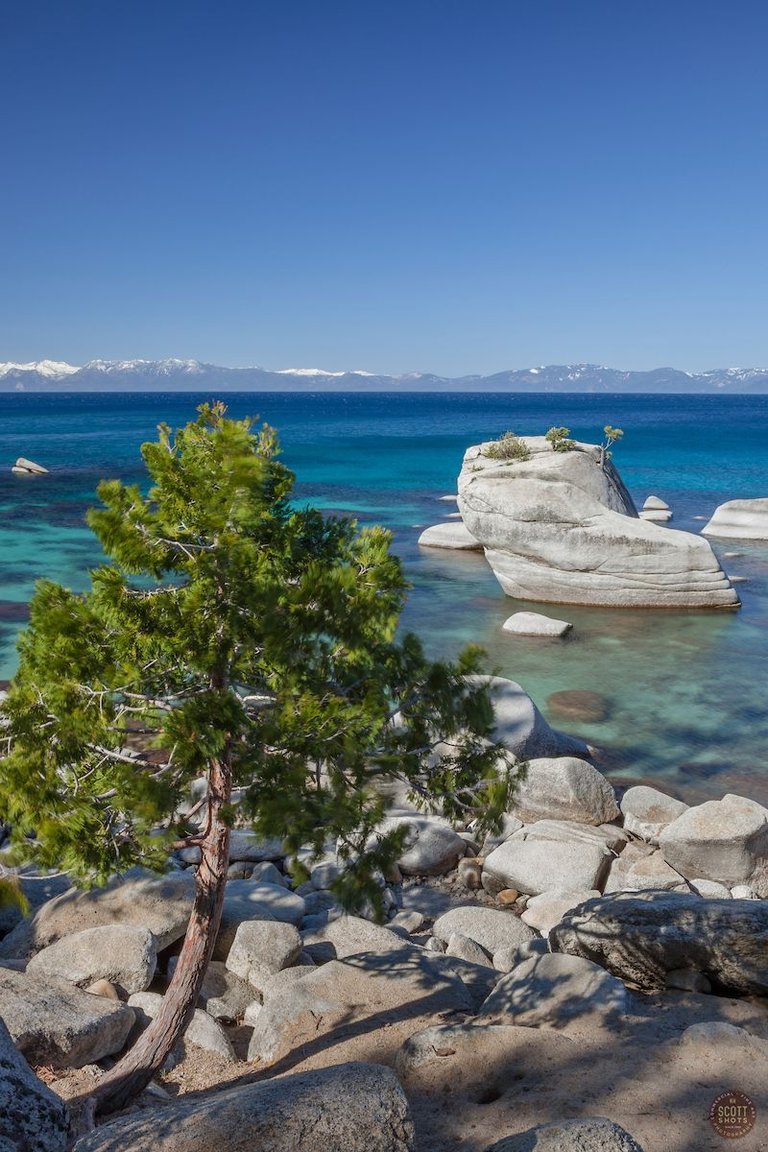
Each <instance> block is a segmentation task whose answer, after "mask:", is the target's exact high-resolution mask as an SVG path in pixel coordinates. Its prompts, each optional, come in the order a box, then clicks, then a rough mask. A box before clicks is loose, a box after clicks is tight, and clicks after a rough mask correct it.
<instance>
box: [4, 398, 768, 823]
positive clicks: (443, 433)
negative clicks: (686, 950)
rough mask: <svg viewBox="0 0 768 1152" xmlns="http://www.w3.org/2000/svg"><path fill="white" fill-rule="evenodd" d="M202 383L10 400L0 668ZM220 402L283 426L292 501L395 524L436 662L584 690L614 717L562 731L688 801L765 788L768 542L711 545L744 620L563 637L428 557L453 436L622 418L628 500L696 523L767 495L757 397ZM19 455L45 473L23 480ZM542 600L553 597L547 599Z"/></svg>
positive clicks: (415, 617)
mask: <svg viewBox="0 0 768 1152" xmlns="http://www.w3.org/2000/svg"><path fill="white" fill-rule="evenodd" d="M208 398H209V397H207V396H200V395H184V394H179V393H169V394H165V395H163V394H160V395H157V394H153V395H144V394H138V395H137V394H118V395H103V394H87V395H44V394H37V395H24V394H12V395H8V396H4V397H3V400H2V410H3V416H2V420H1V421H0V517H2V521H1V523H2V538H1V539H2V547H1V548H0V677H3V676H5V677H7V676H10V675H11V674H12V672H13V669H14V667H15V648H14V643H15V635H16V632H17V630H18V627H19V626H20V617H23V614H24V604H25V602H26V601H27V600H28V599H29V597H30V595H31V593H32V589H33V586H34V581H35V579H37V578H38V577H40V576H48V577H51V578H54V579H58V580H61V581H62V582H64V583H66V584H68V585H70V586H71V587H74V588H78V589H82V588H84V587H86V586H87V581H88V570H89V567H91V566H93V564H94V563H96V562H97V560H98V558H99V557H98V551H97V549H96V548H95V545H94V541H93V540H92V538H91V536H90V533H89V531H88V529H87V528H86V527H85V525H84V519H83V517H84V512H85V510H86V508H87V507H88V506H89V505H91V504H92V503H94V502H95V487H96V483H97V482H98V480H99V479H101V478H102V477H106V476H120V477H122V478H123V479H126V480H128V479H130V480H138V481H140V480H141V479H142V475H143V473H142V465H141V460H140V456H139V445H140V444H141V443H142V442H143V441H145V440H148V439H153V438H154V436H155V429H156V426H157V424H158V423H159V422H160V421H164V422H166V423H168V424H171V425H172V426H179V425H182V424H184V423H186V422H187V420H189V419H190V418H192V417H193V416H194V414H195V406H196V405H197V404H198V403H200V401H201V400H203V399H208ZM227 403H228V405H229V410H230V413H231V414H232V415H234V416H242V415H251V416H254V417H256V416H258V417H259V418H260V419H263V420H267V421H268V422H269V423H270V424H273V425H274V426H275V427H276V428H277V429H278V430H279V433H280V437H281V441H282V444H283V449H284V452H283V459H284V461H285V462H286V463H287V464H288V465H289V466H290V467H291V468H293V469H294V471H295V472H296V474H297V478H298V483H297V489H296V496H297V498H298V499H299V500H301V501H306V502H312V503H314V504H316V505H317V506H319V507H321V508H324V509H329V510H334V511H340V512H348V513H350V514H352V515H354V516H356V517H357V518H358V519H359V520H360V521H361V522H373V521H376V522H379V523H383V524H385V525H386V526H387V527H389V528H390V529H391V530H392V531H393V533H394V537H395V549H396V551H397V552H398V554H399V555H400V556H401V557H402V558H403V561H404V563H405V568H406V573H407V575H408V577H409V579H410V581H411V583H412V591H411V595H410V598H409V603H408V607H407V609H406V612H405V616H404V624H405V625H406V626H408V627H410V628H412V629H414V630H415V631H417V632H419V633H420V635H421V636H422V637H423V639H424V641H425V643H426V646H427V648H428V650H429V651H430V652H431V653H432V654H434V655H450V654H453V653H454V652H455V651H456V650H457V648H458V647H459V646H460V645H461V644H462V643H464V642H466V641H467V640H473V641H479V642H480V643H482V644H483V645H484V646H485V647H486V649H487V651H488V654H489V663H490V664H491V665H492V666H493V667H495V668H496V669H497V670H498V671H499V672H500V673H501V674H503V675H506V676H510V677H512V678H514V679H517V680H519V681H520V682H521V683H522V684H523V685H524V687H525V688H526V689H527V690H528V691H529V692H530V693H531V695H532V696H533V697H534V699H535V700H536V702H537V704H538V705H539V706H540V707H541V708H542V710H543V711H544V713H545V715H546V714H547V697H548V696H549V695H550V694H551V693H552V692H555V691H560V690H562V689H566V688H589V689H591V690H593V691H598V692H600V693H602V694H603V695H604V696H605V697H606V700H607V702H608V707H609V716H608V719H607V720H605V721H603V722H601V723H599V724H592V725H582V726H580V727H579V726H578V725H571V730H573V731H579V732H580V734H582V735H584V736H585V737H587V738H588V739H589V740H590V742H592V743H594V744H597V745H599V746H600V747H601V748H602V749H603V758H604V766H605V768H606V770H607V771H609V772H610V773H612V774H615V775H620V776H623V777H625V778H632V779H644V780H650V779H656V780H658V781H662V780H663V781H664V782H665V787H667V788H669V789H672V790H675V789H677V790H679V791H680V792H681V793H682V794H683V795H684V796H685V797H686V798H689V797H691V796H714V795H721V794H722V793H723V792H724V791H729V790H730V791H737V792H742V793H745V792H746V793H747V794H751V795H754V796H755V798H758V799H762V800H763V802H766V801H768V769H766V767H765V761H766V749H768V710H767V709H766V707H765V694H766V693H765V689H766V679H767V677H766V672H767V671H768V656H767V655H766V639H767V638H768V545H764V544H754V543H752V544H750V543H741V542H734V541H722V542H717V541H715V542H713V546H714V548H715V551H716V552H717V553H718V555H719V556H721V557H722V556H723V553H725V552H738V553H739V555H738V556H732V557H728V558H725V559H723V565H724V567H725V568H726V570H727V571H728V572H729V573H730V574H733V575H740V576H745V577H746V578H747V581H746V582H745V583H741V584H739V593H740V595H741V597H742V600H743V607H742V609H741V610H740V611H739V612H738V613H712V614H710V613H701V612H645V611H634V612H630V611H621V610H611V611H607V610H598V609H586V608H567V609H563V611H562V612H561V613H560V615H562V616H564V617H565V618H567V619H570V620H572V621H573V622H574V624H575V628H574V632H573V634H572V637H571V638H570V639H569V640H567V641H566V642H564V643H560V644H558V645H552V644H550V643H547V642H545V643H542V642H541V641H535V640H528V639H521V638H513V637H510V636H506V635H504V634H503V633H501V631H500V627H501V624H502V622H503V620H504V619H505V618H506V616H508V615H509V614H510V612H512V611H514V610H515V609H516V608H519V607H521V604H520V603H519V602H512V601H510V600H508V599H506V598H505V597H504V596H503V594H502V593H501V591H500V589H499V587H498V585H497V584H496V581H495V580H494V578H493V576H492V575H491V573H490V570H489V569H488V568H487V566H486V564H485V561H484V560H483V559H482V557H481V556H477V555H475V554H472V555H467V554H464V555H461V554H458V555H457V554H449V553H439V552H435V551H434V550H421V549H419V548H418V545H417V543H416V541H417V538H418V535H419V532H420V531H421V529H422V528H423V527H424V526H426V525H427V524H430V523H434V522H436V521H438V520H440V519H442V518H444V517H445V516H446V515H447V514H448V513H449V512H450V511H452V510H453V509H452V507H451V505H449V504H447V503H445V502H440V501H439V499H438V498H439V497H440V496H441V495H444V494H447V493H452V492H454V491H455V486H456V476H457V474H458V471H459V468H460V465H461V458H462V455H463V452H464V450H465V448H466V447H467V446H468V445H470V444H472V443H476V442H477V441H479V440H481V439H489V438H492V437H495V436H498V435H499V434H500V433H502V432H504V431H506V430H507V429H512V430H513V431H515V432H517V433H520V434H524V435H525V434H541V433H543V432H545V431H546V430H547V428H549V427H550V426H551V425H553V424H557V425H563V424H564V425H566V426H568V427H569V428H570V429H571V433H572V435H573V436H574V437H576V438H577V439H582V440H596V439H599V438H600V434H601V430H602V428H603V426H604V425H605V424H607V423H610V424H613V425H615V426H618V427H621V428H623V429H624V433H625V435H624V439H623V440H622V441H621V443H620V444H619V445H618V447H617V448H616V450H615V455H614V461H615V463H616V465H617V466H618V468H619V469H620V471H621V473H622V476H623V477H624V479H625V481H626V482H627V484H628V486H629V488H630V490H631V491H632V493H633V495H634V497H635V499H636V501H637V502H638V503H642V501H643V500H644V499H645V497H646V496H647V495H648V494H649V493H655V494H656V495H658V496H661V497H662V498H663V499H665V500H666V501H667V502H668V503H669V504H670V505H671V506H672V508H673V511H674V520H673V526H674V527H676V528H683V529H687V530H690V531H698V530H699V529H700V528H701V520H702V518H703V519H707V518H708V517H709V515H710V513H711V512H712V510H713V509H714V507H715V506H716V505H717V504H718V503H721V502H722V501H724V500H726V499H733V498H736V497H754V496H766V495H768V475H766V450H765V439H766V431H768V396H756V397H747V396H712V395H706V396H667V397H660V396H612V395H593V394H588V395H586V394H585V395H555V394H539V395H523V394H486V395H478V394H467V393H464V394H457V393H450V394H441V395H427V394H420V393H415V394H414V393H411V394H406V395H395V394H389V393H388V394H374V395H362V394H359V393H356V394H326V395H321V394H308V393H296V394H288V393H264V394H260V395H257V394H253V393H251V394H247V395H230V396H228V397H227ZM19 455H23V456H27V457H29V458H30V459H33V460H37V461H38V462H40V463H41V464H44V465H45V466H46V467H48V468H49V469H50V470H51V472H50V475H49V476H45V477H33V478H30V477H18V476H14V475H12V474H11V472H10V466H11V465H12V464H13V462H14V460H15V458H16V457H17V456H19ZM545 610H546V611H550V609H545Z"/></svg>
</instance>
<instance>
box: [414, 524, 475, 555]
mask: <svg viewBox="0 0 768 1152" xmlns="http://www.w3.org/2000/svg"><path fill="white" fill-rule="evenodd" d="M419 544H420V545H421V547H422V548H451V549H454V550H456V549H458V550H460V551H472V552H481V551H482V549H483V546H482V544H480V543H478V541H477V540H476V539H475V537H474V536H473V535H472V533H471V532H470V531H469V529H468V528H466V527H465V525H464V524H463V523H461V524H460V523H458V522H454V523H450V524H433V525H432V527H431V528H425V529H424V531H423V532H422V534H421V536H419Z"/></svg>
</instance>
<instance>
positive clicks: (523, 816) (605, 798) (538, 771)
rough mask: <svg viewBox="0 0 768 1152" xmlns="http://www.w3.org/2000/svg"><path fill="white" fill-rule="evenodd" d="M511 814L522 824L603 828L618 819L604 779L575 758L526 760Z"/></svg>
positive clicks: (616, 806) (612, 798) (610, 790)
mask: <svg viewBox="0 0 768 1152" xmlns="http://www.w3.org/2000/svg"><path fill="white" fill-rule="evenodd" d="M511 811H512V813H513V815H515V816H517V818H518V819H519V820H522V821H523V823H524V824H530V823H532V822H534V821H536V820H544V819H549V820H575V821H576V822H578V823H582V824H605V823H607V822H608V821H610V820H615V819H616V818H617V817H618V816H619V815H620V811H619V806H618V804H617V803H616V795H615V793H614V791H613V788H612V787H611V785H610V784H609V782H608V781H607V780H606V778H605V776H603V775H602V773H601V772H598V770H597V769H596V768H593V766H592V765H591V764H589V763H588V762H587V761H586V760H580V759H578V758H577V757H575V756H559V757H556V758H543V757H542V758H537V759H533V760H529V761H528V770H527V772H526V775H525V779H524V780H522V781H521V783H520V784H518V786H517V788H516V790H515V794H514V798H513V804H512V808H511ZM574 887H575V885H574Z"/></svg>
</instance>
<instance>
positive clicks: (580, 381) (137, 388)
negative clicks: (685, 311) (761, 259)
mask: <svg viewBox="0 0 768 1152" xmlns="http://www.w3.org/2000/svg"><path fill="white" fill-rule="evenodd" d="M211 391H215V392H606V393H621V392H656V393H658V392H668V393H674V392H715V393H717V392H724V393H737V392H742V393H768V368H716V369H713V370H712V371H709V372H698V373H696V372H682V371H680V370H679V369H677V368H654V369H652V370H651V371H648V372H627V371H622V370H620V369H618V368H605V367H603V366H601V365H598V364H566V365H562V364H550V365H542V366H541V367H538V368H520V369H513V370H509V371H505V372H496V373H494V374H492V375H490V376H479V375H478V376H455V377H447V376H436V375H433V374H432V373H429V372H409V373H406V374H404V375H401V376H386V375H380V374H377V373H375V372H364V371H363V370H362V369H356V370H354V371H346V372H326V371H325V370H324V369H322V368H279V369H276V370H273V369H268V368H221V367H217V365H215V364H205V363H202V362H201V361H199V360H177V359H169V360H90V361H89V362H88V363H87V364H84V365H82V367H77V366H76V365H74V364H65V363H62V362H61V361H58V360H37V361H35V362H33V363H30V364H16V363H11V362H8V363H0V392H211Z"/></svg>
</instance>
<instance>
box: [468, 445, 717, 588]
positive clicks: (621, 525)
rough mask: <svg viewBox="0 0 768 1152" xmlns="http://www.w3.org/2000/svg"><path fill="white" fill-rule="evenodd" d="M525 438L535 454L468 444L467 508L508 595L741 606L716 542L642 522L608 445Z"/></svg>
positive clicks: (473, 530) (472, 527)
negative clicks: (608, 457) (507, 455)
mask: <svg viewBox="0 0 768 1152" xmlns="http://www.w3.org/2000/svg"><path fill="white" fill-rule="evenodd" d="M520 440H521V441H522V442H523V443H524V444H525V446H526V448H527V449H528V453H529V455H528V458H527V459H510V460H506V459H499V458H498V457H496V456H494V455H493V453H492V454H491V455H490V456H489V455H488V449H489V448H490V447H491V444H490V443H484V444H476V445H473V446H472V447H471V448H469V449H467V452H466V453H465V456H464V463H463V466H462V470H461V474H460V476H459V483H458V488H459V510H460V511H461V514H462V517H463V521H464V524H465V525H466V527H467V529H468V531H469V532H470V533H471V535H472V536H474V537H475V539H476V540H478V541H479V542H480V544H481V545H482V546H483V548H484V550H485V556H486V559H487V560H488V563H489V564H490V566H491V568H492V569H493V573H494V575H495V577H496V579H497V580H498V581H499V584H500V585H501V587H502V589H503V590H504V592H506V594H507V595H508V596H512V597H515V598H516V599H520V600H529V601H533V602H538V603H551V604H587V605H594V606H597V607H608V608H610V607H616V608H736V607H738V605H739V598H738V596H737V594H736V591H735V589H734V588H733V587H732V585H731V584H730V582H729V580H728V577H727V576H726V575H725V573H724V572H723V570H722V568H721V567H720V565H719V563H718V561H717V558H716V556H715V554H714V552H713V551H712V548H711V546H710V544H709V542H708V541H707V540H705V539H703V538H702V537H701V536H697V535H694V534H693V533H691V532H681V531H678V530H676V529H672V528H666V527H662V526H660V525H658V524H654V523H651V522H649V521H646V520H641V519H640V518H639V516H638V514H637V509H636V508H635V505H634V503H633V501H632V497H631V496H630V494H629V492H628V491H627V489H626V487H625V485H624V483H623V481H622V479H621V477H620V475H619V473H618V472H617V470H616V468H615V467H614V466H613V464H612V463H611V462H610V461H606V462H605V463H604V465H602V466H601V464H600V449H599V447H598V446H597V445H594V444H583V443H579V442H576V443H574V445H573V448H572V449H571V450H570V451H566V452H562V451H559V452H557V451H555V450H554V449H553V448H552V445H551V444H549V443H548V442H547V440H546V439H545V438H544V437H543V436H525V437H520Z"/></svg>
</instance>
